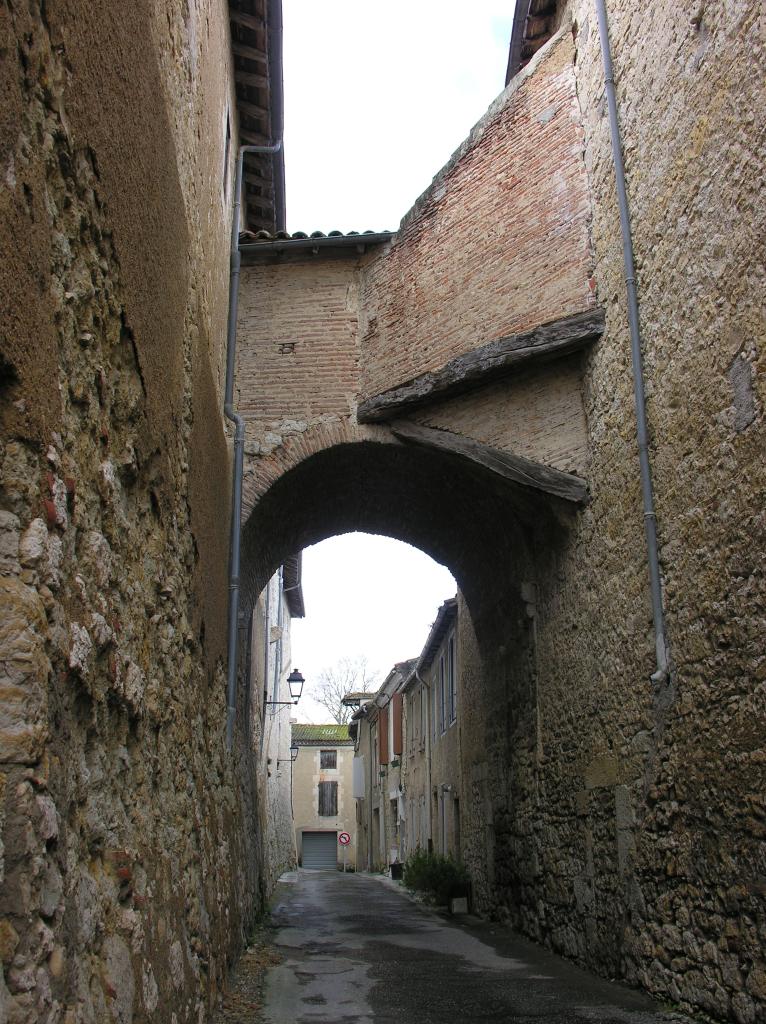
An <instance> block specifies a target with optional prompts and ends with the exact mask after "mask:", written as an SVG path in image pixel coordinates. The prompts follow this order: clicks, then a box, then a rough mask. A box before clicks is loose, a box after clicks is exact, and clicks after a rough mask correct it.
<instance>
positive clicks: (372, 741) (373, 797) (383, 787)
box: [349, 660, 416, 870]
mask: <svg viewBox="0 0 766 1024" xmlns="http://www.w3.org/2000/svg"><path fill="white" fill-rule="evenodd" d="M415 664H416V662H415V660H413V661H403V662H399V663H398V664H396V665H394V667H393V668H392V669H391V671H390V672H389V674H388V675H387V676H386V679H385V680H384V682H383V684H382V685H381V687H380V689H379V690H378V692H377V693H376V694H375V695H374V698H373V699H372V700H369V701H367V702H366V703H365V704H363V705H362V707H360V709H359V710H358V711H357V712H356V713H355V714H354V716H353V718H352V721H351V725H350V726H349V730H350V732H351V735H352V736H353V738H354V741H355V755H356V756H355V759H354V763H355V770H354V797H355V798H356V821H357V828H358V854H357V864H358V867H359V868H360V869H366V870H374V869H377V868H382V867H386V866H390V865H391V864H401V863H402V860H403V858H404V851H405V847H406V830H407V824H406V820H405V803H404V791H403V787H402V774H401V768H402V752H403V749H404V716H403V711H402V707H403V704H402V687H403V685H404V683H405V681H406V680H407V679H408V678H409V675H410V673H411V672H412V671H413V670H414V668H415Z"/></svg>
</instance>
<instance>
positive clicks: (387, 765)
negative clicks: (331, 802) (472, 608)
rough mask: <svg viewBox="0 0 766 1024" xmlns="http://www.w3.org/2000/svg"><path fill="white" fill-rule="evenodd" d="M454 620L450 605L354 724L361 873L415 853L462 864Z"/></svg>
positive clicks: (450, 602)
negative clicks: (418, 650) (415, 655)
mask: <svg viewBox="0 0 766 1024" xmlns="http://www.w3.org/2000/svg"><path fill="white" fill-rule="evenodd" d="M457 616H458V603H457V600H456V599H455V598H449V599H448V600H447V601H445V602H444V603H443V604H442V606H441V607H440V608H439V611H438V613H437V616H436V619H435V621H434V624H433V626H432V627H431V631H430V633H429V635H428V638H427V640H426V643H425V646H424V647H423V651H422V653H421V655H420V657H419V658H416V659H413V660H412V661H404V662H399V663H398V664H396V665H394V667H393V668H392V670H391V672H390V673H389V674H388V676H387V677H386V680H385V681H384V683H383V684H382V686H381V687H380V689H379V690H378V692H377V693H376V694H375V696H374V698H373V699H372V700H368V701H367V702H365V703H363V704H362V705H361V706H360V707H359V709H358V710H357V711H356V712H355V713H354V716H353V718H352V721H351V724H350V726H349V731H350V733H351V736H352V737H353V740H354V748H355V758H354V797H355V799H356V821H357V829H358V846H357V849H358V854H357V863H358V867H359V868H360V869H367V870H377V869H382V868H386V867H388V868H390V869H391V870H392V873H395V871H396V869H397V866H398V865H400V864H402V863H403V862H404V861H405V860H406V859H407V857H408V856H409V855H410V854H411V853H413V852H414V851H415V850H416V849H423V850H434V851H436V852H438V853H443V854H447V855H449V856H451V857H454V858H455V859H458V860H459V859H460V857H461V836H460V794H461V785H462V777H461V770H460V729H459V724H458V723H459V705H460V695H459V688H460V683H459V653H458V648H457Z"/></svg>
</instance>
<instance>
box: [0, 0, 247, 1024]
mask: <svg viewBox="0 0 766 1024" xmlns="http://www.w3.org/2000/svg"><path fill="white" fill-rule="evenodd" d="M224 14H225V11H224V9H223V8H222V7H221V5H219V4H218V3H213V2H212V0H211V2H205V0H198V2H196V3H193V4H189V3H182V2H180V0H179V2H175V0H173V2H170V3H165V2H163V3H152V2H149V0H138V2H136V3H131V4H127V5H120V6H119V10H118V9H117V7H115V5H113V4H105V3H104V4H101V3H95V4H93V3H91V4H88V5H83V4H81V3H79V2H75V0H72V2H67V0H61V2H56V3H45V4H42V3H40V4H38V3H36V2H34V0H33V2H31V3H29V4H24V5H18V4H12V5H11V4H3V5H0V36H1V38H2V42H0V48H2V52H3V54H4V59H3V61H2V63H1V64H0V94H1V95H2V116H3V120H2V122H1V123H0V167H1V169H2V175H1V177H2V185H0V211H1V215H0V223H2V228H1V229H0V231H1V232H2V250H3V253H4V262H3V268H2V272H1V273H0V291H1V292H2V297H1V298H0V353H1V354H2V355H1V360H0V387H1V388H2V440H1V441H0V478H1V479H0V531H1V532H0V561H1V563H2V564H1V566H0V574H1V575H0V591H1V592H2V614H0V622H2V627H0V643H1V644H2V655H0V661H2V665H3V676H2V683H1V684H0V685H1V686H2V693H1V696H2V719H1V720H0V793H2V814H1V815H0V818H1V819H2V844H3V845H2V854H3V857H2V882H3V887H2V896H0V956H1V957H2V962H3V967H4V973H3V980H2V981H0V1007H2V1009H1V1010H0V1016H2V1017H3V1019H4V1020H8V1021H12V1022H14V1024H22V1022H29V1024H31V1022H37V1021H41V1020H45V1021H49V1022H66V1024H75V1022H83V1024H85V1022H95V1021H97V1020H98V1021H102V1020H106V1019H110V1020H111V1019H114V1020H117V1021H119V1022H120V1024H128V1022H130V1021H132V1020H136V1021H139V1020H145V1021H148V1020H151V1021H153V1022H168V1024H170V1022H171V1020H172V1021H173V1022H181V1021H191V1020H194V1021H200V1020H204V1019H205V1017H206V1015H207V1013H208V1010H209V1009H210V1007H211V1006H212V1004H213V1003H214V1001H215V996H216V992H217V991H218V990H219V988H220V986H221V984H222V983H223V981H224V979H225V974H226V969H227V962H228V961H229V960H230V958H231V957H232V956H233V955H234V954H235V953H236V951H237V950H238V948H239V946H240V943H241V942H242V939H243V937H244V936H245V933H246V931H247V929H248V928H249V925H250V921H251V919H252V916H253V913H254V910H255V904H254V901H255V896H256V894H257V892H258V878H257V870H256V864H257V857H256V852H257V837H256V832H255V825H254V822H255V820H256V817H255V814H254V807H253V802H252V798H251V793H250V788H249V781H248V780H249V779H250V778H251V774H250V773H251V767H249V766H248V764H247V759H246V757H239V756H238V757H235V758H233V757H232V756H231V755H227V754H226V752H225V750H224V744H223V734H224V722H225V706H224V705H225V700H224V688H225V687H224V678H223V671H224V670H223V659H224V658H225V650H224V637H225V622H226V596H227V595H226V565H227V544H226V532H227V531H226V522H227V515H228V513H227V508H226V503H227V502H226V498H225V497H222V496H225V495H227V493H228V489H229V488H228V456H227V447H226V441H225V436H224V432H223V428H222V421H221V414H220V368H221V364H222V345H223V340H224V337H225V314H226V290H225V283H226V278H227V269H228V259H227V230H226V223H227V218H228V216H229V210H230V207H229V201H230V197H227V196H225V195H224V194H223V192H222V188H221V180H222V176H223V153H224V149H223V144H224V141H223V140H224V135H223V113H224V111H225V109H226V106H227V103H230V101H231V96H230V93H229V79H228V26H227V24H226V21H225V18H224ZM199 137H202V138H205V139H206V140H208V145H207V146H206V148H205V150H204V152H203V151H201V150H200V148H199V146H198V138H199ZM230 178H231V175H229V179H230ZM203 256H204V258H203Z"/></svg>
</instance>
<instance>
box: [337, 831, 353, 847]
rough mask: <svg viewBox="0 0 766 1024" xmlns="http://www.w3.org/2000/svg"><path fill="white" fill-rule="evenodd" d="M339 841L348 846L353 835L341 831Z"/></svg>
mask: <svg viewBox="0 0 766 1024" xmlns="http://www.w3.org/2000/svg"><path fill="white" fill-rule="evenodd" d="M338 842H339V843H340V845H341V846H348V844H349V843H350V842H351V836H350V835H349V834H348V832H341V834H340V835H339V836H338Z"/></svg>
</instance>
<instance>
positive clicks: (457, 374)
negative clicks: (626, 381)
mask: <svg viewBox="0 0 766 1024" xmlns="http://www.w3.org/2000/svg"><path fill="white" fill-rule="evenodd" d="M603 332H604V311H603V310H602V309H592V310H588V311H587V312H585V313H575V314H574V315H572V316H568V317H564V318H563V319H561V320H553V321H551V322H550V323H547V324H542V325H541V326H540V327H535V328H533V329H532V330H530V331H524V332H522V333H520V334H510V335H508V337H505V338H498V340H497V341H492V342H489V344H487V345H482V346H481V347H480V348H476V349H473V350H472V351H471V352H465V353H464V354H463V355H460V356H457V357H456V358H455V359H451V360H450V361H449V362H448V363H445V365H444V366H443V367H442V368H441V369H439V370H434V371H433V372H431V373H424V374H421V375H420V376H418V377H415V378H413V380H410V381H408V382H407V383H406V384H402V385H401V386H400V387H396V388H391V389H390V390H388V391H383V392H381V393H380V394H378V395H373V396H372V397H371V398H367V399H365V400H364V401H362V402H360V403H359V405H358V407H357V419H358V421H359V422H360V423H380V422H384V421H386V420H392V419H395V418H397V417H398V416H400V415H402V414H406V413H409V412H411V411H412V410H413V409H416V408H418V407H419V406H421V405H426V404H427V403H429V402H432V401H435V400H437V399H442V398H451V397H452V396H453V395H459V394H461V393H462V392H465V391H469V390H471V388H474V387H477V386H479V385H481V384H485V383H488V382H489V381H491V380H495V379H496V378H498V377H502V376H504V375H506V374H508V373H509V372H510V371H511V370H513V369H514V368H515V367H517V366H519V365H521V364H524V363H528V362H532V361H534V362H546V361H548V360H551V359H557V358H559V357H561V356H565V355H568V354H569V353H570V352H575V351H577V350H578V349H581V348H584V347H585V346H586V345H588V344H590V343H591V342H593V341H595V340H596V339H597V338H599V337H600V336H601V335H602V334H603Z"/></svg>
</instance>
